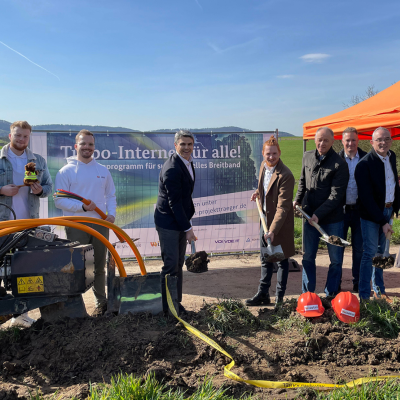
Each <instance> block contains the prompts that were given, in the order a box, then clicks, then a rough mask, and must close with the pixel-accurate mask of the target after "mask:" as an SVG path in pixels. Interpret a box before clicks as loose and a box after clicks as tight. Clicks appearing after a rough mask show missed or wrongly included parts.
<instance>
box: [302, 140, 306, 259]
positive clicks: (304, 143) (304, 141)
mask: <svg viewBox="0 0 400 400" xmlns="http://www.w3.org/2000/svg"><path fill="white" fill-rule="evenodd" d="M306 151H307V139H303V154H304V153H305V152H306ZM301 252H302V253H303V254H304V218H302V219H301Z"/></svg>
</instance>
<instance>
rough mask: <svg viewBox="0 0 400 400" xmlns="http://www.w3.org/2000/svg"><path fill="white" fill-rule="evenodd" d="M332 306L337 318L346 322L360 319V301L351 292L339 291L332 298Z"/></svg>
mask: <svg viewBox="0 0 400 400" xmlns="http://www.w3.org/2000/svg"><path fill="white" fill-rule="evenodd" d="M332 308H333V310H334V311H335V314H336V316H337V317H338V318H339V320H340V321H342V322H345V323H346V324H348V323H352V322H357V321H358V320H359V319H360V302H359V301H358V299H357V297H356V296H354V294H353V293H350V292H340V293H339V294H338V295H337V296H336V297H335V298H334V299H333V300H332Z"/></svg>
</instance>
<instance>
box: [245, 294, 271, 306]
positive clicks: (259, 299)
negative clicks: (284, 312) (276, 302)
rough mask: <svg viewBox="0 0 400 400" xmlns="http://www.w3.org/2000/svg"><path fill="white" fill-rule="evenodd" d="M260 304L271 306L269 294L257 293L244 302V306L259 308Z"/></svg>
mask: <svg viewBox="0 0 400 400" xmlns="http://www.w3.org/2000/svg"><path fill="white" fill-rule="evenodd" d="M262 304H264V305H267V304H271V299H270V297H269V294H267V293H260V292H258V293H257V294H256V295H255V296H254V297H252V298H251V299H248V300H246V306H261V305H262Z"/></svg>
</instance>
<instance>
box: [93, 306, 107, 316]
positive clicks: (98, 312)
mask: <svg viewBox="0 0 400 400" xmlns="http://www.w3.org/2000/svg"><path fill="white" fill-rule="evenodd" d="M106 311H107V303H103V304H99V305H98V306H97V307H96V308H95V309H94V311H93V312H92V317H101V316H103V315H104V314H105V313H106Z"/></svg>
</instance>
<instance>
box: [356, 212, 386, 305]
mask: <svg viewBox="0 0 400 400" xmlns="http://www.w3.org/2000/svg"><path fill="white" fill-rule="evenodd" d="M392 213H393V208H392V207H391V208H385V209H384V210H383V215H384V216H385V218H386V221H387V222H389V220H390V217H391V216H392ZM361 231H362V237H363V241H364V251H363V255H362V258H361V266H360V283H359V288H358V293H359V296H360V299H369V296H370V294H371V280H372V290H373V291H374V292H375V293H377V294H379V293H382V294H384V293H385V285H384V283H383V269H382V268H375V267H373V266H372V258H373V257H374V256H375V254H376V253H383V252H384V251H385V243H386V237H385V234H384V233H383V231H382V227H381V226H380V225H379V224H376V223H375V222H372V221H368V220H366V219H362V218H361Z"/></svg>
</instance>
